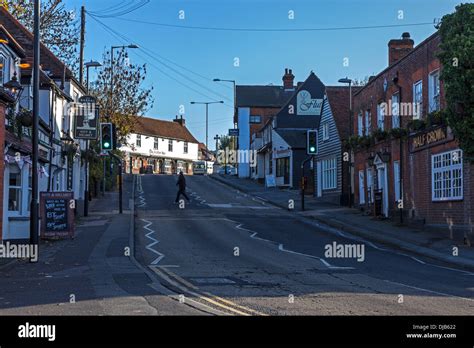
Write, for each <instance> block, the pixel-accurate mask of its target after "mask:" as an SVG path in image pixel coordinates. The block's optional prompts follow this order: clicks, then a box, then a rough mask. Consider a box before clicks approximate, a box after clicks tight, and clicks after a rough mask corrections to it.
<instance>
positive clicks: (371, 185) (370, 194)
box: [367, 168, 374, 203]
mask: <svg viewBox="0 0 474 348" xmlns="http://www.w3.org/2000/svg"><path fill="white" fill-rule="evenodd" d="M367 199H368V201H369V203H373V202H374V179H373V176H372V169H371V168H367Z"/></svg>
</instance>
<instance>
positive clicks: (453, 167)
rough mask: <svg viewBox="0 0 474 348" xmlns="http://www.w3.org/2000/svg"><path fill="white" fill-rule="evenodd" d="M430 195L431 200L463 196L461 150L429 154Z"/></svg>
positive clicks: (447, 199) (454, 198)
mask: <svg viewBox="0 0 474 348" xmlns="http://www.w3.org/2000/svg"><path fill="white" fill-rule="evenodd" d="M431 196H432V200H433V201H449V200H458V199H462V198H463V182H462V150H453V151H449V152H443V153H440V154H437V155H432V156H431Z"/></svg>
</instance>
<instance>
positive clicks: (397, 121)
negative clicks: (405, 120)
mask: <svg viewBox="0 0 474 348" xmlns="http://www.w3.org/2000/svg"><path fill="white" fill-rule="evenodd" d="M394 98H396V102H394ZM390 100H391V102H392V107H391V110H390V112H391V113H392V128H400V127H401V123H402V122H401V121H402V120H401V117H400V94H399V93H398V92H396V93H393V94H392V96H391V98H390ZM394 105H396V107H395V106H394ZM394 109H395V110H396V112H395V110H394Z"/></svg>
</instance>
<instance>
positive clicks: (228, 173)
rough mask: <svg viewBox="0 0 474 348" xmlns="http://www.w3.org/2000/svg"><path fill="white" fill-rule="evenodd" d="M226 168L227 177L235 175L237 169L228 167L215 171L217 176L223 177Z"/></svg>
mask: <svg viewBox="0 0 474 348" xmlns="http://www.w3.org/2000/svg"><path fill="white" fill-rule="evenodd" d="M226 167H227V175H237V168H234V167H232V166H229V165H227V166H222V167H220V168H219V170H218V171H217V174H220V175H225V174H226Z"/></svg>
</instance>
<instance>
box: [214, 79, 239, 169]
mask: <svg viewBox="0 0 474 348" xmlns="http://www.w3.org/2000/svg"><path fill="white" fill-rule="evenodd" d="M212 81H214V82H230V83H232V85H233V87H234V119H233V120H232V123H233V124H234V129H235V128H237V124H236V121H237V122H238V119H237V88H236V83H235V80H224V79H218V78H216V79H213V80H212ZM237 141H238V138H237V139H234V150H237ZM235 167H236V169H237V168H238V167H239V166H235Z"/></svg>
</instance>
